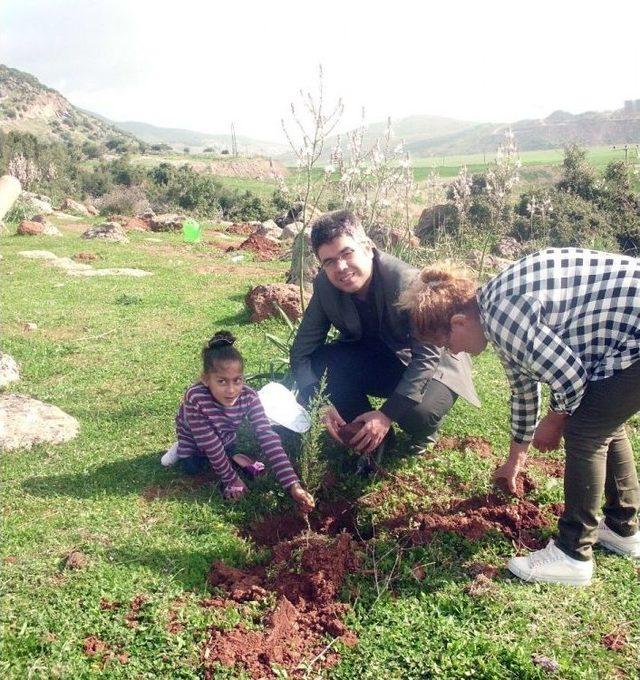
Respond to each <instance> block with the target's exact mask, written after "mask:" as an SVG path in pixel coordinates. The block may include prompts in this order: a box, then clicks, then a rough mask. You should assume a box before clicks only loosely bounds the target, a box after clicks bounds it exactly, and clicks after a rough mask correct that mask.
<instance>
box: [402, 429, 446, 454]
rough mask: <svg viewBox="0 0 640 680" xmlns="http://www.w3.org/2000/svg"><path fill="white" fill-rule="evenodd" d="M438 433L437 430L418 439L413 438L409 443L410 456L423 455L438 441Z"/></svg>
mask: <svg viewBox="0 0 640 680" xmlns="http://www.w3.org/2000/svg"><path fill="white" fill-rule="evenodd" d="M438 439H439V435H438V433H437V432H434V433H433V434H430V435H427V436H426V437H423V438H422V439H420V440H414V441H413V442H412V443H411V444H410V445H409V453H410V454H411V455H412V456H424V455H425V453H428V452H429V451H431V449H432V448H433V445H434V444H435V443H436V442H437V441H438Z"/></svg>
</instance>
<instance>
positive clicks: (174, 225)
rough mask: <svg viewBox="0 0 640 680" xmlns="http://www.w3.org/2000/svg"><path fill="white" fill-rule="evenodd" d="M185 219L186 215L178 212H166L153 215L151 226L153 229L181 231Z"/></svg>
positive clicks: (150, 221)
mask: <svg viewBox="0 0 640 680" xmlns="http://www.w3.org/2000/svg"><path fill="white" fill-rule="evenodd" d="M185 219H186V218H185V217H183V216H182V215H177V214H176V213H164V214H163V215H154V216H153V217H151V219H150V220H149V226H150V227H151V231H180V230H181V229H182V225H183V224H184V221H185Z"/></svg>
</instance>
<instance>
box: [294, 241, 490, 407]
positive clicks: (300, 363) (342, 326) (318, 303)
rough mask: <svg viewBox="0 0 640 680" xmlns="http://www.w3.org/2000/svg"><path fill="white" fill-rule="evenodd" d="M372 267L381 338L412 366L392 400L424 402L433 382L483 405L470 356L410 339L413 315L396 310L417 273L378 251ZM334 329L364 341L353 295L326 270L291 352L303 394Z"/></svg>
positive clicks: (349, 338) (345, 337)
mask: <svg viewBox="0 0 640 680" xmlns="http://www.w3.org/2000/svg"><path fill="white" fill-rule="evenodd" d="M373 267H374V272H373V279H372V286H373V295H374V299H375V303H376V308H377V312H378V319H379V323H380V339H381V340H382V342H383V343H384V344H385V345H386V346H387V347H388V348H389V349H390V350H391V351H392V352H394V353H395V355H396V356H397V357H398V359H399V360H400V361H401V362H402V363H403V364H404V365H405V366H406V367H407V368H406V370H405V372H404V374H403V376H402V378H401V380H400V382H399V383H398V385H397V387H396V390H395V392H394V394H393V395H392V396H391V397H390V401H391V400H393V399H394V396H396V395H399V396H400V397H405V398H406V399H409V400H411V401H413V402H415V403H420V402H421V401H422V397H423V393H424V391H425V389H426V386H427V383H428V382H429V381H430V380H431V379H434V380H438V381H439V382H441V383H443V384H444V385H446V386H447V387H448V388H449V389H451V390H452V391H453V392H455V393H456V394H458V395H459V396H461V397H463V398H464V399H466V400H467V401H468V402H470V403H471V404H473V405H474V406H480V400H479V399H478V395H477V394H476V391H475V389H474V386H473V380H472V378H471V360H470V358H469V356H468V355H467V354H463V353H461V354H458V355H456V356H455V357H453V356H451V355H449V354H448V353H446V352H443V351H441V350H440V349H438V348H437V347H435V346H434V345H427V344H423V343H421V342H419V341H417V340H416V339H415V338H413V337H412V335H411V328H410V322H409V317H408V315H407V314H406V313H405V312H401V311H400V310H399V309H398V308H397V307H396V302H397V301H398V296H399V295H400V292H401V291H402V290H404V288H406V287H407V286H408V285H409V283H411V281H412V280H413V279H414V278H415V276H416V275H417V274H418V270H417V269H415V268H414V267H411V266H410V265H408V264H407V263H406V262H403V261H402V260H399V259H398V258H396V257H393V255H388V254H387V253H383V252H381V251H378V250H374V259H373ZM332 325H333V326H334V327H335V328H336V329H337V330H338V331H339V332H340V338H339V340H340V341H341V342H357V341H358V340H360V339H361V336H362V329H361V327H360V317H359V316H358V312H357V310H356V307H355V304H354V302H353V298H352V296H351V295H350V294H348V293H343V292H342V291H340V290H338V289H337V288H336V287H335V286H334V285H333V284H332V283H331V282H330V281H329V279H328V278H327V275H326V274H325V273H324V272H322V271H321V272H320V273H319V274H318V275H317V276H316V278H315V280H314V282H313V296H312V298H311V300H310V302H309V305H308V307H307V308H306V310H305V313H304V316H303V318H302V322H301V324H300V328H299V330H298V333H297V335H296V338H295V340H294V343H293V346H292V348H291V370H292V372H293V375H294V377H295V380H296V383H297V384H298V388H299V389H300V391H304V390H305V389H306V388H308V387H309V386H310V385H312V384H314V383H316V382H317V381H318V379H319V376H316V375H314V373H313V371H312V369H311V360H310V357H311V354H313V352H314V351H315V350H316V349H317V348H318V347H320V346H321V345H323V344H324V343H325V341H326V338H327V333H328V332H329V328H330V327H331V326H332ZM383 408H384V407H383ZM395 410H396V409H394V411H395Z"/></svg>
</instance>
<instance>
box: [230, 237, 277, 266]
mask: <svg viewBox="0 0 640 680" xmlns="http://www.w3.org/2000/svg"><path fill="white" fill-rule="evenodd" d="M234 250H248V251H249V252H252V253H255V254H256V256H257V257H258V259H259V260H273V259H274V258H276V257H278V255H280V244H279V243H276V242H275V241H271V240H270V239H268V238H265V237H264V236H261V235H260V234H251V236H249V238H248V239H247V240H246V241H243V242H242V243H241V244H240V245H239V246H238V247H237V248H234V247H233V246H231V247H230V248H228V249H227V251H228V252H231V251H234Z"/></svg>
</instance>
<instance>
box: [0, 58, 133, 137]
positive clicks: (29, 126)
mask: <svg viewBox="0 0 640 680" xmlns="http://www.w3.org/2000/svg"><path fill="white" fill-rule="evenodd" d="M0 129H1V130H3V131H4V132H10V131H11V130H16V131H18V132H30V133H32V134H34V135H35V136H36V137H39V138H41V139H46V140H48V141H58V142H74V143H77V144H82V143H84V142H97V143H104V142H107V141H109V140H121V141H122V142H124V143H128V144H137V140H136V139H135V138H134V137H133V136H132V135H131V134H129V133H124V132H123V131H122V130H118V129H117V128H115V127H114V126H113V125H110V124H109V123H108V122H106V121H105V120H103V119H100V118H98V117H96V116H93V115H91V114H89V113H87V112H85V111H82V110H80V109H78V108H76V107H75V106H73V105H72V104H71V103H70V102H69V101H67V100H66V99H65V98H64V97H63V96H62V95H61V94H60V93H59V92H57V91H56V90H53V89H52V88H50V87H47V86H46V85H43V84H42V83H41V82H40V81H39V80H38V79H37V78H36V77H35V76H32V75H31V74H29V73H25V72H23V71H19V70H18V69H15V68H9V67H8V66H5V65H4V64H0Z"/></svg>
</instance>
